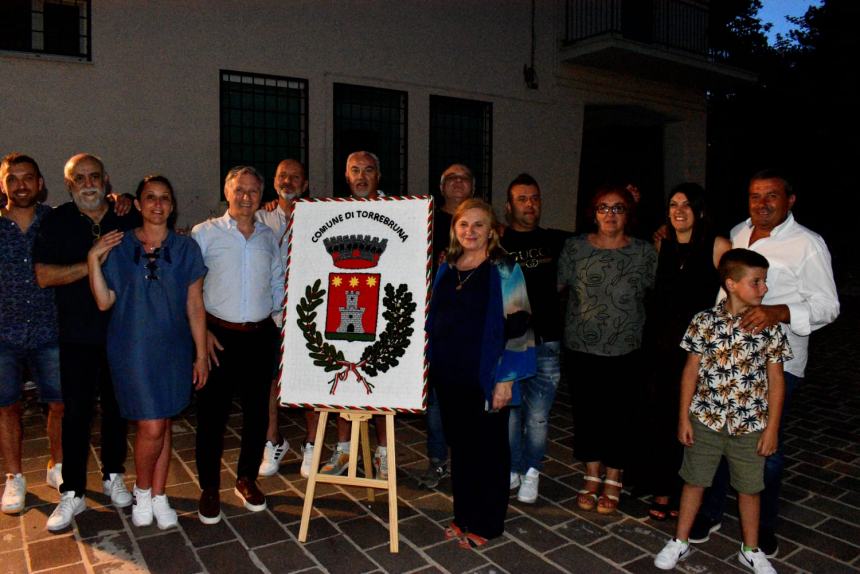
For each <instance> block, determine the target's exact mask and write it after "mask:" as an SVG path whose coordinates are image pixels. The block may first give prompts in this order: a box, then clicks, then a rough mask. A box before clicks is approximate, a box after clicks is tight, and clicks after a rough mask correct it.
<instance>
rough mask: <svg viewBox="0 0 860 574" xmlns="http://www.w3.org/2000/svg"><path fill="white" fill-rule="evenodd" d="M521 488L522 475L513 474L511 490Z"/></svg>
mask: <svg viewBox="0 0 860 574" xmlns="http://www.w3.org/2000/svg"><path fill="white" fill-rule="evenodd" d="M519 486H520V473H518V472H512V473H511V490H513V489H515V488H519Z"/></svg>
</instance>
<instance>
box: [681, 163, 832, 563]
mask: <svg viewBox="0 0 860 574" xmlns="http://www.w3.org/2000/svg"><path fill="white" fill-rule="evenodd" d="M795 200H796V196H795V195H794V191H793V190H792V187H791V184H790V183H789V181H788V180H787V179H786V178H785V176H784V175H783V174H781V173H780V172H778V171H775V170H764V171H760V172H758V173H756V174H754V175H753V176H752V177H751V178H750V183H749V212H750V218H749V219H747V220H746V221H744V222H742V223H740V224H738V225H737V226H735V228H734V229H732V231H731V240H732V247H741V248H745V249H751V250H753V251H756V252H758V253H760V254H762V255H764V256H765V257H766V258H767V260H768V262H769V263H770V268H769V269H768V274H767V285H768V292H767V294H766V295H765V296H764V300H763V301H762V304H761V305H760V306H758V307H755V308H753V309H750V310H749V311H747V312H746V313H745V315H744V318H743V320H742V321H741V327H742V328H744V329H747V330H749V331H751V332H753V333H760V332H761V331H762V330H764V329H766V328H767V327H770V326H771V325H776V324H777V323H781V324H782V327H783V329H784V330H785V333H786V335H788V340H789V343H790V344H791V350H792V351H793V353H794V358H793V359H792V360H790V361H788V362H787V363H785V365H784V368H785V404H784V406H783V417H782V424H781V425H780V437H779V450H777V452H776V453H775V454H773V455H771V456H769V457H768V459H767V461H766V462H765V471H764V479H765V490H764V492H763V493H762V497H761V519H760V526H759V546H760V547H761V550H762V551H763V552H764V553H765V554H766V555H767V556H768V557H769V558H771V557H773V556H776V554H777V552H778V548H779V546H778V541H777V539H776V534H775V532H776V523H777V515H778V498H779V489H780V486H781V483H782V469H783V466H784V464H785V460H784V455H783V450H782V443H783V440H782V429H783V428H784V427H785V420H786V415H787V414H788V407H789V403H790V400H791V395H792V392H793V391H794V389H795V388H796V387H797V385H798V384H800V383H801V382H802V381H803V376H804V371H805V369H806V361H807V358H808V356H809V355H808V349H809V335H810V333H812V331H815V330H816V329H820V328H821V327H823V326H825V325H827V324H829V323H832V322H833V321H834V320H835V319H836V317H837V316H838V315H839V298H838V296H837V294H836V284H835V282H834V281H833V270H832V268H831V265H830V252H829V251H828V250H827V245H826V244H825V243H824V240H823V239H822V238H821V236H820V235H818V234H817V233H815V232H813V231H811V230H809V229H807V228H806V227H804V226H803V225H801V224H799V223H797V221H795V219H794V215H793V214H792V213H791V208H792V206H794V202H795ZM723 466H724V465H723ZM727 487H728V473H727V472H726V469H725V468H721V469H720V471H719V472H718V473H717V476H715V477H714V482H713V486H712V488H710V489H709V490H708V491H707V493H706V495H705V499H704V500H703V502H702V507H701V510H700V511H699V514H698V516H697V517H696V523H695V524H694V525H693V529H692V531H691V532H690V542H704V541H706V540H707V539H708V537H709V536H710V533H711V532H715V531H716V530H718V529H719V528H720V525H721V524H720V523H721V519H722V511H723V506H724V502H725V495H726V490H727Z"/></svg>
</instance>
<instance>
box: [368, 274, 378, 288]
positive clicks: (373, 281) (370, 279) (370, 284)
mask: <svg viewBox="0 0 860 574" xmlns="http://www.w3.org/2000/svg"><path fill="white" fill-rule="evenodd" d="M367 286H368V287H376V277H374V276H372V275H371V276H370V277H368V278H367Z"/></svg>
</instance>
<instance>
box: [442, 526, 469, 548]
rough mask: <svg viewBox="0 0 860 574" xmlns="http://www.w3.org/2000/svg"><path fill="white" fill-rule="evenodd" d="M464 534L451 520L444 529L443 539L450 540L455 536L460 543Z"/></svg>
mask: <svg viewBox="0 0 860 574" xmlns="http://www.w3.org/2000/svg"><path fill="white" fill-rule="evenodd" d="M465 536H466V534H465V533H464V532H463V531H462V530H461V529H460V527H459V526H457V525H456V524H455V523H454V522H452V523H451V525H450V526H448V528H446V529H445V539H446V540H452V539H454V538H456V539H457V540H459V541H460V542H461V543H462V541H463V539H464V538H465Z"/></svg>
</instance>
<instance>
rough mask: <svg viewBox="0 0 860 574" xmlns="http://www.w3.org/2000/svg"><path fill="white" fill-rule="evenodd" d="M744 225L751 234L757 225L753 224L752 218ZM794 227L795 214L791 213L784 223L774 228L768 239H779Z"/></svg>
mask: <svg viewBox="0 0 860 574" xmlns="http://www.w3.org/2000/svg"><path fill="white" fill-rule="evenodd" d="M744 224H745V225H746V227H747V229H748V230H749V231H750V233H752V230H753V229H754V228H755V225H753V224H752V218H750V217H748V218H747V220H746V221H745V222H744ZM793 225H794V214H793V213H792V212H791V211H789V212H788V215H787V216H786V218H785V221H783V222H782V223H780V224H779V225H777V226H776V227H774V228H773V229H772V230H771V232H770V235H769V236H768V237H778V236H779V235H781V234H783V233H785V231H786V230H787V229H788V228H790V227H791V226H793Z"/></svg>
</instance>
